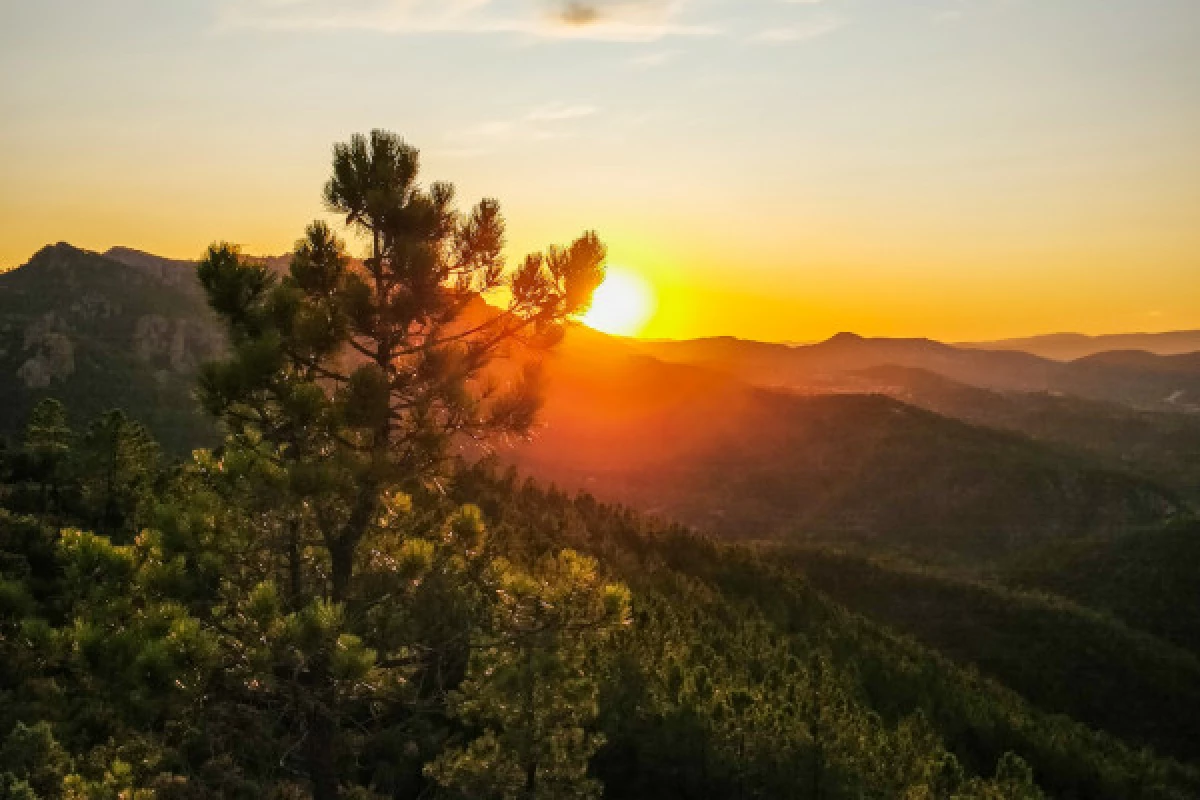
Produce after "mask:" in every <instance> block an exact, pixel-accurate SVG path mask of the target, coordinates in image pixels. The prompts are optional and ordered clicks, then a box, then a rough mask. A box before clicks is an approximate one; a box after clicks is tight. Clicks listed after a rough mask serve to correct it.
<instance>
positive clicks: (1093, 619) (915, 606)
mask: <svg viewBox="0 0 1200 800" xmlns="http://www.w3.org/2000/svg"><path fill="white" fill-rule="evenodd" d="M773 557H775V558H779V559H781V560H783V561H784V562H785V563H787V564H789V565H791V566H793V567H795V568H796V569H799V570H800V571H801V572H803V574H804V575H805V577H806V578H807V579H808V580H809V581H810V582H811V583H812V584H813V586H815V587H816V588H817V589H820V590H821V591H822V592H824V593H826V594H827V595H829V597H831V598H832V599H834V600H835V601H837V602H838V603H841V604H843V605H845V606H846V607H847V608H850V609H852V610H854V611H857V612H859V613H861V614H864V615H865V616H867V617H869V618H871V619H873V620H875V621H877V622H879V623H880V624H882V625H885V626H887V627H888V628H890V629H893V630H896V631H900V632H904V633H908V634H910V635H912V636H913V637H915V638H916V639H917V640H918V641H920V642H922V643H924V644H925V645H927V646H929V647H932V648H933V649H935V650H937V651H938V652H941V653H944V654H945V655H947V656H949V657H950V658H951V659H953V660H954V661H955V662H957V663H960V664H964V665H973V666H975V667H977V668H978V669H979V670H980V671H981V672H983V673H984V674H986V675H988V676H991V677H993V678H995V679H996V680H998V681H999V682H1000V683H1003V684H1004V685H1006V686H1008V687H1009V688H1011V689H1013V690H1014V691H1017V692H1018V693H1020V694H1021V695H1022V696H1023V697H1026V698H1028V699H1029V700H1030V701H1032V702H1033V703H1034V704H1036V705H1038V706H1039V707H1041V708H1045V709H1048V710H1052V711H1058V712H1061V713H1064V714H1068V715H1070V716H1071V717H1073V718H1075V719H1077V720H1080V721H1081V722H1084V723H1086V724H1087V725H1089V726H1091V727H1094V728H1097V729H1100V730H1105V731H1108V732H1110V733H1112V734H1113V735H1115V736H1119V737H1121V738H1123V739H1125V740H1126V741H1128V742H1129V743H1130V744H1131V745H1133V746H1141V745H1148V746H1152V747H1154V748H1155V749H1158V750H1160V751H1161V752H1166V753H1171V754H1173V755H1175V756H1177V757H1180V758H1184V759H1187V760H1196V759H1198V758H1200V660H1197V658H1196V656H1195V655H1194V654H1192V653H1189V652H1187V651H1184V650H1181V649H1179V648H1177V647H1173V646H1171V645H1168V644H1167V643H1166V642H1164V641H1162V640H1160V639H1156V638H1154V637H1152V636H1149V635H1147V634H1145V633H1141V632H1137V631H1135V630H1133V629H1131V628H1129V627H1126V626H1125V625H1121V624H1119V623H1117V622H1115V621H1114V620H1112V619H1111V618H1109V617H1105V616H1102V615H1100V614H1097V613H1095V612H1093V611H1089V610H1086V609H1084V608H1083V607H1081V606H1078V605H1075V604H1073V603H1067V602H1063V601H1062V600H1059V599H1057V598H1053V597H1049V596H1047V595H1044V594H1030V593H1022V592H1017V591H1011V590H1007V589H1004V588H1002V587H1000V586H997V585H993V584H988V583H981V582H977V581H966V580H962V579H960V578H955V577H953V576H950V575H947V574H943V573H939V572H936V571H932V570H928V569H920V568H917V567H912V566H907V565H903V564H898V563H891V562H885V561H881V560H877V559H870V558H865V557H861V556H853V555H847V554H843V553H838V552H834V551H829V550H815V549H807V550H793V551H790V552H787V553H778V554H773ZM1058 566H1067V565H1058ZM1055 574H1057V575H1067V574H1070V573H1069V572H1063V571H1062V570H1061V569H1056V570H1055ZM1176 588H1178V587H1169V588H1168V593H1169V594H1170V595H1171V597H1173V598H1174V599H1175V601H1176V602H1178V603H1180V604H1181V607H1180V610H1181V611H1182V610H1183V609H1188V608H1190V609H1193V610H1194V609H1200V597H1195V596H1194V595H1193V597H1195V601H1194V602H1188V601H1187V597H1188V595H1187V594H1186V593H1183V592H1178V591H1172V589H1176ZM1182 615H1183V616H1190V615H1188V614H1182Z"/></svg>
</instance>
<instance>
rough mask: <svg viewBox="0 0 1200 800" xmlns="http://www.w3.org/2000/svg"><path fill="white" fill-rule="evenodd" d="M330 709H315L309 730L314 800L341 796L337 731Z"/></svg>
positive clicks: (309, 761) (331, 799) (309, 766)
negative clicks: (337, 758) (336, 758)
mask: <svg viewBox="0 0 1200 800" xmlns="http://www.w3.org/2000/svg"><path fill="white" fill-rule="evenodd" d="M330 714H331V711H330V709H328V708H322V707H320V706H318V707H316V708H314V709H313V712H312V717H311V719H310V720H309V729H308V742H309V746H308V775H309V778H310V780H311V781H312V796H313V800H337V798H338V795H339V794H340V787H339V784H340V781H338V774H337V763H336V760H335V754H336V744H337V742H336V738H337V729H336V725H335V723H334V720H333V719H332V718H331V716H330Z"/></svg>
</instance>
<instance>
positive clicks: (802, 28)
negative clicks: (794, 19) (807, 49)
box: [750, 16, 849, 44]
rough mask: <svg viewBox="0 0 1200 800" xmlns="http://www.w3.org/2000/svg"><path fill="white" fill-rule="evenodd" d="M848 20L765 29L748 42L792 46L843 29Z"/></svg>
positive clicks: (830, 18) (824, 19)
mask: <svg viewBox="0 0 1200 800" xmlns="http://www.w3.org/2000/svg"><path fill="white" fill-rule="evenodd" d="M847 24H849V20H847V19H845V18H844V17H833V16H829V17H822V18H821V19H816V20H812V21H810V22H806V23H802V24H799V25H789V26H786V27H779V28H767V29H766V30H762V31H759V32H758V33H756V34H754V35H753V36H751V37H750V41H752V42H759V43H762V44H793V43H795V42H806V41H809V40H810V39H817V38H820V37H822V36H826V35H828V34H831V33H833V32H834V31H838V30H840V29H842V28H844V27H845V26H846V25H847Z"/></svg>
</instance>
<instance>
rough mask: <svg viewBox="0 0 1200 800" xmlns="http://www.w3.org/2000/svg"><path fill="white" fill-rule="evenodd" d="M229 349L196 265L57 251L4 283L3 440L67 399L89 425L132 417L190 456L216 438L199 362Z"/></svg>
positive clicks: (124, 253) (0, 285)
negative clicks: (104, 415)
mask: <svg viewBox="0 0 1200 800" xmlns="http://www.w3.org/2000/svg"><path fill="white" fill-rule="evenodd" d="M223 347H224V339H223V335H222V332H221V328H220V325H219V324H218V321H217V320H216V318H215V317H214V315H213V314H212V313H211V312H210V311H209V309H208V305H207V303H206V301H205V299H204V296H203V292H202V291H201V290H200V286H199V284H198V283H197V281H196V278H195V273H194V269H193V268H192V267H191V266H190V265H187V264H185V263H183V262H170V261H166V260H163V259H156V258H154V257H151V256H146V255H145V254H141V253H136V252H135V251H129V250H116V251H110V254H109V255H100V254H98V253H92V252H88V251H85V250H80V249H77V248H74V247H71V246H70V245H67V244H63V243H60V244H57V245H53V246H50V247H46V248H44V249H42V250H41V251H39V252H38V253H37V254H36V255H34V256H33V258H32V259H30V261H29V262H28V263H27V264H25V265H24V266H21V267H18V268H16V269H13V270H10V271H8V272H5V273H3V274H0V376H2V379H0V408H3V409H4V413H3V414H0V434H5V433H7V434H12V433H14V432H15V431H16V430H17V429H19V427H20V426H21V425H22V424H23V421H24V419H25V417H26V416H27V415H28V412H29V410H30V409H31V408H32V406H33V405H34V404H35V403H36V402H37V401H38V400H39V399H41V398H42V397H46V396H55V397H60V398H63V399H66V400H68V401H69V402H68V405H69V407H70V408H71V410H72V413H73V414H75V415H76V416H77V418H79V419H84V418H91V417H93V416H95V415H97V414H99V413H101V412H103V411H106V410H108V409H110V408H117V407H120V408H124V409H126V410H127V411H128V412H129V413H130V414H132V415H133V416H135V417H136V418H138V419H140V420H142V421H143V422H144V423H146V424H147V425H149V426H150V427H151V428H152V429H153V430H154V431H155V433H156V435H157V436H158V437H159V439H160V440H161V441H162V442H163V444H164V445H166V446H167V447H168V448H169V449H171V450H173V451H175V452H186V451H187V450H188V449H190V448H191V447H194V446H196V445H197V444H199V443H204V442H211V441H214V433H215V428H214V426H213V424H212V423H211V422H210V421H209V420H207V419H206V418H205V417H203V416H202V415H200V414H199V413H197V411H198V410H197V407H196V403H195V401H194V400H193V397H192V393H193V382H194V374H195V370H196V367H197V365H199V364H200V363H202V362H204V361H206V360H209V359H212V358H214V357H216V356H217V355H219V354H220V353H221V352H222V351H223Z"/></svg>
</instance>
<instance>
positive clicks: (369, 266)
mask: <svg viewBox="0 0 1200 800" xmlns="http://www.w3.org/2000/svg"><path fill="white" fill-rule="evenodd" d="M418 173H419V157H418V153H417V151H416V150H415V149H414V148H412V147H410V146H409V145H407V144H405V143H404V142H403V141H402V140H401V139H399V138H398V137H396V136H395V135H393V134H390V133H387V132H383V131H374V132H372V133H371V134H370V135H369V136H361V135H358V136H354V137H353V138H352V139H351V140H350V141H349V142H348V143H345V144H340V145H337V146H336V147H335V148H334V158H333V176H332V178H331V179H330V181H329V183H328V184H327V186H326V187H325V200H326V202H327V204H328V206H329V208H330V209H331V210H332V211H335V212H338V213H340V214H342V215H343V216H344V219H345V222H346V224H347V225H348V226H349V228H350V229H351V230H352V231H353V232H355V233H356V234H359V235H361V236H363V237H364V238H365V240H366V241H367V242H368V247H369V253H368V255H367V256H366V257H365V258H364V259H362V260H361V261H356V260H354V259H352V258H351V257H350V256H349V255H348V254H347V252H346V249H345V245H344V244H343V242H342V241H341V240H340V239H339V238H338V237H337V236H335V235H334V233H333V231H332V230H331V229H330V228H329V226H328V225H326V224H324V223H322V222H316V223H313V224H312V225H310V226H309V228H308V229H307V231H306V235H305V237H304V238H303V239H302V240H300V241H299V242H298V243H297V246H296V250H295V253H294V254H293V257H292V261H291V266H290V269H289V271H288V272H287V274H286V275H283V276H282V277H281V276H278V275H276V274H274V273H272V272H271V271H270V270H269V268H268V267H267V266H266V265H264V264H261V263H255V262H253V261H252V260H249V259H245V258H242V257H241V256H240V254H239V253H238V251H237V249H236V248H234V247H232V246H230V245H214V246H213V247H212V248H210V250H209V252H208V255H207V257H206V258H205V259H204V261H203V262H202V263H201V264H200V267H199V277H200V280H201V283H202V284H203V286H204V288H205V289H206V291H207V293H208V297H209V301H210V303H211V305H212V306H213V308H214V309H215V310H216V311H217V312H218V313H219V314H220V315H221V316H222V317H223V318H224V319H225V321H226V324H227V327H228V329H229V333H230V341H231V344H232V347H233V352H232V355H231V357H230V358H229V359H228V360H227V361H225V362H223V363H218V364H212V365H208V366H207V368H206V369H205V370H204V372H203V375H202V380H201V390H202V397H203V399H204V401H205V403H206V405H207V407H208V408H209V409H210V411H212V412H213V413H215V414H217V415H218V416H219V417H220V419H221V420H222V421H223V422H224V423H225V425H226V426H227V428H228V430H229V432H230V434H231V439H230V441H229V443H228V445H227V447H226V451H225V456H224V461H223V462H221V463H218V464H217V465H216V472H218V473H220V472H225V473H227V474H228V473H229V472H230V471H229V470H227V469H226V466H225V463H226V462H229V460H230V459H231V458H232V459H235V460H240V463H241V464H242V465H243V466H246V465H251V466H250V467H249V472H251V473H254V474H255V475H256V476H257V478H256V479H255V481H254V482H255V483H257V484H258V485H260V486H264V487H265V486H268V485H269V487H270V488H269V490H267V495H268V496H267V497H265V498H264V497H261V496H260V497H259V498H258V500H256V502H258V501H262V506H263V510H264V512H267V513H264V514H262V515H260V516H259V517H258V518H257V519H255V520H254V521H252V522H251V521H248V520H245V519H243V522H249V524H251V525H253V526H254V527H255V528H256V529H257V530H259V532H260V533H261V534H262V536H260V537H259V541H260V542H265V543H269V547H270V548H271V550H272V552H270V553H267V554H265V555H264V557H263V558H262V559H259V562H260V563H261V564H262V565H264V566H266V567H267V568H268V571H269V569H270V565H271V564H281V563H288V564H289V565H290V566H289V569H288V572H289V577H288V578H287V579H286V581H284V582H283V583H285V584H286V585H288V586H289V589H288V591H287V592H286V594H287V608H288V609H291V610H290V611H287V610H286V609H284V608H281V609H280V612H279V613H280V614H285V612H286V617H287V619H288V620H290V621H289V622H285V623H283V627H281V628H279V630H280V631H284V632H286V631H288V630H292V628H289V627H288V626H292V627H293V628H295V630H294V631H293V634H294V635H293V634H287V635H286V636H283V638H281V639H279V641H280V643H281V646H283V647H284V650H287V649H288V648H289V647H290V648H291V649H290V650H289V652H292V653H294V654H296V656H297V657H299V658H301V661H300V662H299V663H298V664H297V663H293V667H295V668H299V671H298V672H296V673H295V674H297V675H299V676H300V677H299V678H298V679H297V680H298V682H299V683H298V684H296V685H294V686H293V688H297V686H299V687H300V688H301V689H302V690H303V691H302V692H300V693H299V694H297V696H303V697H304V698H307V699H306V700H305V701H304V709H303V711H302V713H301V712H297V713H300V716H299V718H298V720H299V724H301V725H303V726H304V728H305V735H304V740H305V752H306V755H307V757H306V764H305V767H306V769H307V771H308V776H309V778H310V780H311V783H312V790H313V795H314V797H316V798H317V800H325V798H331V797H336V796H337V795H338V792H339V786H340V784H341V782H342V772H341V768H340V767H339V765H338V758H339V752H340V749H341V746H340V742H341V739H342V733H341V731H340V726H341V724H342V722H341V720H342V719H343V717H344V712H345V709H346V708H348V707H349V706H348V703H349V702H350V699H351V698H352V695H353V693H352V692H348V691H347V689H346V687H347V686H348V685H350V684H352V683H354V681H355V680H357V681H358V683H357V684H355V685H364V683H363V681H366V684H369V685H376V684H377V685H379V686H383V685H391V686H395V685H397V684H396V681H395V680H394V679H389V678H387V677H385V676H384V675H381V674H379V673H378V670H379V669H384V671H385V672H386V671H387V668H389V667H396V668H403V669H408V670H412V669H415V670H417V671H418V672H419V673H422V674H427V673H428V672H429V671H430V670H431V669H433V666H432V665H431V659H432V660H433V661H439V659H441V658H442V656H443V654H441V653H440V652H439V650H440V648H439V647H438V646H429V643H428V642H423V643H422V642H411V641H410V642H405V641H403V638H404V637H403V636H390V637H389V635H388V632H389V631H394V630H397V629H399V630H403V631H407V632H408V634H407V635H411V634H413V632H414V631H416V632H422V631H423V632H424V633H426V634H427V633H429V631H430V629H431V627H435V626H429V625H422V624H420V623H419V621H414V620H413V619H412V611H413V607H412V606H411V603H415V602H417V598H415V597H412V596H409V595H408V594H406V593H404V592H397V591H394V584H391V583H388V579H381V578H380V577H379V576H378V575H377V573H378V572H379V570H380V569H381V567H380V564H384V565H391V566H388V567H386V569H393V568H394V569H393V572H397V574H398V571H401V570H402V569H403V567H402V566H401V565H403V564H404V563H405V560H406V559H408V558H409V557H411V556H412V555H413V553H411V552H408V551H409V550H411V549H412V547H414V546H415V547H417V549H418V550H420V549H421V548H422V547H424V545H422V544H420V541H421V539H422V537H423V535H424V536H428V532H430V531H432V532H436V531H437V530H438V529H439V525H438V523H437V522H436V520H435V519H433V518H432V517H430V516H428V515H427V516H426V517H425V518H423V522H424V533H423V532H422V531H420V530H414V529H413V524H414V523H412V522H410V521H408V520H406V519H405V516H406V515H405V509H407V508H408V507H409V499H408V498H409V497H411V496H413V495H420V494H423V493H427V492H428V490H429V489H430V488H434V487H436V486H437V485H438V482H439V481H441V480H443V479H444V478H445V477H446V475H447V472H448V471H449V467H450V465H451V463H452V458H451V457H452V456H454V455H456V450H455V447H456V446H458V445H460V444H463V443H483V444H485V445H486V442H488V441H489V440H490V439H491V438H493V437H496V436H503V435H521V434H524V433H525V432H526V431H527V430H528V429H529V427H530V425H531V424H532V422H533V419H534V415H535V413H536V410H537V407H538V391H537V390H538V379H537V372H536V368H535V367H533V366H530V365H531V364H534V363H535V362H536V357H537V354H538V353H540V352H542V351H544V350H545V349H546V348H548V347H550V346H552V345H553V344H554V342H555V341H557V338H558V337H559V336H560V335H561V332H562V329H563V326H564V325H565V324H567V323H568V322H569V320H570V319H571V318H572V317H574V316H575V315H577V314H579V313H581V312H582V311H584V310H585V309H586V307H587V304H588V302H589V300H590V297H591V294H592V291H593V290H594V289H595V287H596V286H597V285H598V284H599V283H600V281H601V280H602V278H603V274H604V268H603V264H604V259H605V248H604V246H603V245H602V244H601V242H600V241H599V239H598V238H597V237H596V235H595V234H594V233H587V234H584V235H583V236H582V237H580V238H579V239H578V240H576V241H575V242H574V244H572V245H571V246H569V247H566V248H558V247H552V248H550V249H549V250H548V251H547V252H546V253H545V254H534V255H530V256H528V257H526V258H525V259H524V261H523V262H522V263H521V264H520V265H519V266H517V267H516V268H515V269H514V270H512V271H511V272H509V271H507V270H506V268H505V261H504V256H503V249H504V244H505V238H504V237H505V226H504V220H503V217H502V216H501V213H500V208H499V205H498V203H496V201H494V200H484V201H482V202H480V203H479V204H478V205H476V206H475V207H474V208H473V209H472V210H471V211H470V212H469V213H466V214H462V213H460V212H459V211H458V210H457V209H456V208H455V205H454V191H453V188H452V187H451V186H450V185H449V184H445V183H433V184H431V185H429V186H428V187H425V186H422V185H421V184H420V183H419V182H418ZM485 297H486V298H490V299H492V300H496V299H497V298H499V299H500V300H503V301H504V303H503V306H501V307H496V306H493V305H489V304H487V303H485V302H484V301H483V298H485ZM517 354H519V355H520V356H521V360H522V362H523V364H521V365H517V367H514V366H512V365H508V366H501V365H500V364H499V363H494V362H496V359H498V358H501V357H505V356H511V355H517ZM518 367H519V368H518ZM239 453H240V455H239ZM255 465H256V466H255ZM234 471H236V470H234ZM264 476H266V477H265V479H263V480H259V479H262V478H264ZM225 485H226V486H228V485H229V484H228V482H226V483H225ZM235 491H236V492H237V493H238V497H239V499H240V500H244V499H245V497H246V495H245V491H244V488H238V489H235ZM435 516H436V515H435ZM417 527H421V526H420V525H417ZM454 527H455V526H454V525H451V526H450V528H451V529H453V528H454ZM451 541H452V542H457V540H454V539H453V537H451ZM368 543H369V546H367V545H368ZM430 546H432V544H431V545H430ZM457 546H460V547H461V548H462V550H463V555H464V556H465V555H466V551H467V550H468V549H469V546H468V545H467V544H466V543H458V544H457ZM478 555H479V554H478V553H475V554H473V555H472V556H471V557H470V558H467V559H466V560H465V561H463V562H461V563H460V564H458V566H459V567H461V569H457V570H452V572H453V573H454V575H455V576H456V577H455V578H454V580H455V581H457V580H458V579H459V578H462V580H463V581H465V583H464V584H463V587H462V592H464V593H465V596H470V595H471V594H472V592H473V591H477V590H474V589H472V588H471V587H470V586H469V585H467V584H468V583H469V582H470V580H468V579H471V580H473V579H477V578H478V577H479V569H484V568H485V567H486V563H485V562H486V559H484V560H483V561H479V559H478V558H477V556H478ZM472 564H480V565H481V566H479V567H478V568H476V567H473V566H471V565H472ZM386 569H385V571H386ZM260 571H261V570H260ZM264 577H269V576H267V575H265V574H264ZM391 579H392V580H395V575H392V576H391ZM446 580H450V579H449V578H447V579H446ZM451 582H452V583H453V581H451ZM435 583H437V582H436V581H435ZM385 584H386V586H387V588H386V589H381V588H380V587H381V586H382V585H385ZM278 585H281V584H280V582H275V581H272V582H270V583H268V584H264V588H263V589H262V592H263V593H264V594H263V595H262V596H263V597H277V596H278V595H279V592H278V590H277V589H276V588H275V587H276V586H278ZM447 591H448V592H449V593H450V595H453V594H455V592H456V591H457V589H453V588H451V589H448V590H447ZM463 602H465V603H466V606H467V607H469V606H470V605H471V604H470V602H467V601H463ZM264 603H265V605H266V606H270V605H271V604H270V603H266V602H265V601H264ZM457 603H458V601H455V602H454V603H452V604H451V606H453V605H455V604H457ZM406 604H410V605H406ZM389 609H390V610H389ZM433 613H434V614H436V613H437V611H434V612H433ZM369 615H374V617H376V618H379V617H381V616H382V617H383V618H386V619H387V620H388V625H385V626H383V627H375V628H373V629H372V630H370V631H368V630H367V629H366V628H365V627H364V626H363V619H364V618H365V617H367V616H369ZM470 617H471V613H466V617H465V618H464V620H463V624H470ZM281 619H282V618H281ZM463 633H464V632H463V631H457V632H455V635H454V637H452V638H457V639H458V640H460V641H461V640H462V639H463ZM281 636H282V634H281ZM364 636H371V637H374V639H375V640H376V642H377V644H378V645H379V647H378V648H374V649H373V648H367V647H365V645H362V642H361V638H360V637H364ZM289 637H291V638H289ZM296 637H299V638H296ZM347 637H349V638H347ZM435 638H436V636H435ZM443 638H446V637H443ZM288 642H291V644H288ZM415 644H421V647H420V648H417V650H416V651H414V649H413V647H412V645H415ZM360 646H361V648H362V649H359V648H360ZM380 648H383V649H380ZM281 652H282V651H279V652H277V653H276V655H277V656H278V655H279V654H280V653H281ZM347 652H353V653H358V655H357V656H354V658H352V659H351V660H352V661H354V662H355V663H356V664H357V665H358V666H357V667H355V668H354V669H353V670H350V672H351V673H354V675H353V678H354V680H349V681H348V679H347V678H346V675H345V674H339V670H341V671H342V672H343V673H344V672H345V670H344V669H343V668H344V667H345V664H344V663H342V662H340V661H339V659H343V656H345V655H346V653H347ZM413 652H419V653H421V654H422V655H421V656H414V655H412V654H413ZM343 661H344V659H343ZM414 662H420V663H419V664H416V665H414ZM339 664H340V665H341V666H339ZM372 664H374V666H372ZM360 668H361V669H362V670H366V672H364V673H363V674H358V670H359V669H360ZM373 670H374V671H373ZM422 671H423V672H422ZM372 676H374V677H373V678H372ZM372 680H374V681H375V682H376V684H372V683H371V681H372ZM418 683H420V682H418ZM268 684H269V682H268ZM406 685H408V684H406Z"/></svg>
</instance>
